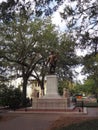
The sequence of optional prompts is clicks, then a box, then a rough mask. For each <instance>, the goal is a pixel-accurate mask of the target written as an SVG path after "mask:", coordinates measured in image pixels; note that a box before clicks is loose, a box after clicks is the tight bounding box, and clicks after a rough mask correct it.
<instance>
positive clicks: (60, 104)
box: [32, 98, 67, 110]
mask: <svg viewBox="0 0 98 130" xmlns="http://www.w3.org/2000/svg"><path fill="white" fill-rule="evenodd" d="M66 107H67V99H63V98H61V99H49V98H48V99H34V100H33V107H32V108H33V109H36V110H66Z"/></svg>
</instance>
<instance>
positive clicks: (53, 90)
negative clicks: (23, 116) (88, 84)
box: [32, 51, 68, 111]
mask: <svg viewBox="0 0 98 130" xmlns="http://www.w3.org/2000/svg"><path fill="white" fill-rule="evenodd" d="M47 64H49V74H48V75H47V76H46V78H47V85H46V95H44V96H43V97H41V98H38V99H35V100H34V101H33V106H32V108H33V109H35V110H44V111H45V110H49V111H56V110H58V111H61V110H63V111H65V110H66V108H67V104H68V103H67V98H65V97H63V96H62V97H61V96H60V95H59V94H58V77H57V75H56V74H55V69H56V64H57V54H55V53H54V52H53V51H52V52H51V54H50V56H49V57H48V60H47Z"/></svg>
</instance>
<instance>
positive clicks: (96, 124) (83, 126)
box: [55, 119, 98, 130]
mask: <svg viewBox="0 0 98 130" xmlns="http://www.w3.org/2000/svg"><path fill="white" fill-rule="evenodd" d="M55 130H98V119H94V120H89V121H85V122H82V123H77V124H72V125H69V126H66V127H62V128H59V129H55Z"/></svg>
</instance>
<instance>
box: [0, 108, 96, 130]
mask: <svg viewBox="0 0 98 130" xmlns="http://www.w3.org/2000/svg"><path fill="white" fill-rule="evenodd" d="M87 111H88V112H87V114H80V112H79V113H77V114H76V113H66V112H63V113H62V112H59V113H56V112H54V113H53V112H52V113H51V112H46V113H45V112H40V113H39V112H37V113H35V112H33V113H31V112H28V111H26V112H14V111H13V112H6V113H4V112H3V113H0V115H3V116H4V117H5V120H3V121H1V122H0V130H48V128H49V127H50V125H51V124H52V123H53V122H54V121H55V120H57V119H59V118H60V117H63V116H64V117H66V118H67V117H98V108H88V109H87Z"/></svg>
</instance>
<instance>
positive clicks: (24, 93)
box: [23, 77, 28, 107]
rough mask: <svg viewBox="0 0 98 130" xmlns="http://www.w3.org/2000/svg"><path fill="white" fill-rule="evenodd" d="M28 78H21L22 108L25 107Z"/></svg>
mask: <svg viewBox="0 0 98 130" xmlns="http://www.w3.org/2000/svg"><path fill="white" fill-rule="evenodd" d="M27 82H28V78H26V77H23V106H24V107H26V94H27Z"/></svg>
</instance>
